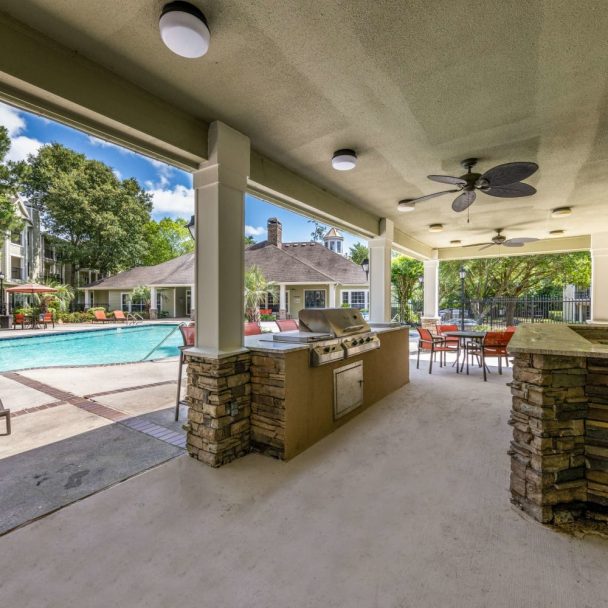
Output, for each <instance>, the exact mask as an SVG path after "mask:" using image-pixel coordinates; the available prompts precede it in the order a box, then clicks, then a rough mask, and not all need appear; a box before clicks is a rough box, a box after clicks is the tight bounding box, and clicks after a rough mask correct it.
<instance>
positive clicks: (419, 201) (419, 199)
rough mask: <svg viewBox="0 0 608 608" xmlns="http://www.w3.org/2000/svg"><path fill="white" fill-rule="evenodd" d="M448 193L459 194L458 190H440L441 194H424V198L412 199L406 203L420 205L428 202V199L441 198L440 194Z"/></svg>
mask: <svg viewBox="0 0 608 608" xmlns="http://www.w3.org/2000/svg"><path fill="white" fill-rule="evenodd" d="M450 192H460V190H458V189H456V190H442V191H441V192H434V193H433V194H426V195H425V196H419V197H418V198H412V199H410V200H408V203H421V202H422V201H428V200H429V199H430V198H435V197H436V196H441V195H442V194H448V193H450Z"/></svg>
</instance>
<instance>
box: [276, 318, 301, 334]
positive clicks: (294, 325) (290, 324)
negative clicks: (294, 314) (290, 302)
mask: <svg viewBox="0 0 608 608" xmlns="http://www.w3.org/2000/svg"><path fill="white" fill-rule="evenodd" d="M275 323H276V324H277V327H278V328H279V331H297V330H298V329H299V326H298V322H297V321H296V320H295V319H277V320H276V321H275Z"/></svg>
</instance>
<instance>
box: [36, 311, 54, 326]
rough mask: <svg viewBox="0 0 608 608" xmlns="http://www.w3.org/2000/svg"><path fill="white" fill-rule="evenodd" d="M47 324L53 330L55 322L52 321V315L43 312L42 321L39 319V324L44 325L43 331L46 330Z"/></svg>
mask: <svg viewBox="0 0 608 608" xmlns="http://www.w3.org/2000/svg"><path fill="white" fill-rule="evenodd" d="M49 323H50V324H51V325H52V326H53V329H55V320H54V319H53V313H52V312H45V313H43V315H42V319H40V324H41V325H44V329H48V326H49Z"/></svg>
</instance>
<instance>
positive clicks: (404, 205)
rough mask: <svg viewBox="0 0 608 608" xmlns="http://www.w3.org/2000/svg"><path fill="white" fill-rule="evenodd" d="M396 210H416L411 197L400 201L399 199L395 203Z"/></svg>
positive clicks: (403, 211) (404, 211)
mask: <svg viewBox="0 0 608 608" xmlns="http://www.w3.org/2000/svg"><path fill="white" fill-rule="evenodd" d="M397 210H398V211H401V212H402V213H409V212H410V211H415V210H416V203H413V202H412V199H409V198H405V199H403V200H402V201H399V204H398V205H397Z"/></svg>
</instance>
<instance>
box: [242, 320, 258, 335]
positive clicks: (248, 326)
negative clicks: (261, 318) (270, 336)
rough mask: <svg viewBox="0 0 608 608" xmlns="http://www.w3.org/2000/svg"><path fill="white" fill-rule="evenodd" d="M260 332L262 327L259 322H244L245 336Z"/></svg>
mask: <svg viewBox="0 0 608 608" xmlns="http://www.w3.org/2000/svg"><path fill="white" fill-rule="evenodd" d="M261 333H262V328H261V327H260V324H259V323H255V322H251V323H249V322H247V323H245V335H246V336H257V335H258V334H261Z"/></svg>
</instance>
